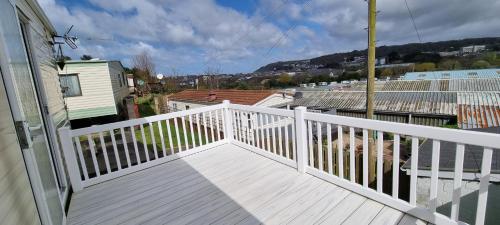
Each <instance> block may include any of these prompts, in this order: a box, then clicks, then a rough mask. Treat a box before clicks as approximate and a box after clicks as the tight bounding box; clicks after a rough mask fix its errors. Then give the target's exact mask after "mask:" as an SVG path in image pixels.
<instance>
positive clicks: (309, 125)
mask: <svg viewBox="0 0 500 225" xmlns="http://www.w3.org/2000/svg"><path fill="white" fill-rule="evenodd" d="M307 138H308V139H309V140H308V142H309V150H308V152H309V166H311V167H314V146H313V135H312V122H311V121H310V120H308V121H307Z"/></svg>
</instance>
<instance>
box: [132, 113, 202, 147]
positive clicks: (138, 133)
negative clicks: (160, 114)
mask: <svg viewBox="0 0 500 225" xmlns="http://www.w3.org/2000/svg"><path fill="white" fill-rule="evenodd" d="M169 123H170V132H171V135H172V144H173V146H174V148H177V146H178V145H179V143H178V142H177V136H176V132H175V125H174V120H173V119H172V120H170V121H169ZM161 127H162V131H163V137H164V141H165V148H166V149H167V150H168V149H170V141H169V138H168V133H167V126H166V121H161ZM178 128H179V139H180V144H181V146H182V148H183V149H185V146H186V143H185V140H184V130H183V128H182V122H181V120H178ZM193 129H194V132H191V130H190V127H189V122H188V121H186V134H187V139H188V144H189V146H192V145H193V143H192V139H191V136H192V135H194V137H195V143H196V146H199V145H200V143H199V140H198V132H197V127H196V124H193ZM153 133H154V137H155V141H156V148H157V150H158V151H162V145H161V137H160V130H159V129H158V123H157V122H154V123H153ZM201 134H202V135H201V137H202V144H205V143H206V142H205V136H204V131H203V127H201ZM208 134H209V135H208V136H209V141H210V131H208ZM135 136H136V138H137V141H138V142H140V143H141V144H142V143H144V142H143V140H142V134H141V130H140V128H139V129H136V130H135ZM144 136H145V138H146V143H147V144H148V148H149V149H153V140H152V138H151V136H152V135H151V130H150V128H149V124H145V125H144Z"/></svg>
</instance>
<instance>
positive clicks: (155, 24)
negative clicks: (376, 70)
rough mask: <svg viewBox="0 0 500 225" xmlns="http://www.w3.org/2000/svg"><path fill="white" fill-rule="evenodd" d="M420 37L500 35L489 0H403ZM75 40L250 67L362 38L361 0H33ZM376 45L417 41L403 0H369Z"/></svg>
mask: <svg viewBox="0 0 500 225" xmlns="http://www.w3.org/2000/svg"><path fill="white" fill-rule="evenodd" d="M407 1H408V5H409V7H410V9H411V10H412V12H413V15H414V18H415V23H416V25H417V27H418V30H419V32H420V34H421V37H422V39H423V41H424V42H427V41H439V40H449V39H461V38H469V37H491V36H500V30H499V29H498V28H500V16H499V14H498V12H500V1H498V0H439V1H436V0H407ZM39 3H40V5H41V6H42V7H43V8H44V10H45V12H46V14H47V15H48V17H49V18H50V19H51V21H52V23H53V24H54V25H55V26H56V28H57V30H58V32H59V33H64V31H65V29H66V28H68V27H69V26H71V25H74V26H75V27H74V29H73V31H72V34H74V35H76V36H78V37H79V43H78V45H79V48H78V49H76V50H70V49H67V50H65V54H67V55H69V56H71V57H73V58H79V56H81V55H82V54H90V55H92V56H94V57H99V58H103V59H115V60H121V61H122V62H123V63H124V64H125V65H126V66H131V58H132V57H133V56H134V55H136V54H138V53H140V52H142V51H148V52H149V53H150V54H151V55H152V57H153V58H154V61H155V64H156V67H157V72H158V73H164V74H171V73H172V71H177V73H181V74H195V73H202V72H203V71H205V70H206V68H207V67H213V68H215V67H217V68H220V70H221V71H222V72H223V73H236V72H251V71H253V70H255V69H257V68H258V67H260V66H262V65H265V64H267V63H270V62H274V61H278V60H291V59H305V58H311V57H316V56H320V55H323V54H329V53H334V52H341V51H348V50H354V49H364V48H366V37H367V34H366V31H365V30H364V28H365V27H366V26H367V25H366V24H367V3H366V2H365V1H363V0H300V1H299V0H65V1H62V0H39ZM377 9H378V10H380V13H379V15H378V22H377V39H378V42H377V45H379V46H380V45H391V44H402V43H409V42H418V38H417V35H416V33H415V30H414V29H413V25H412V23H411V20H410V17H409V15H408V11H407V9H406V7H405V2H404V0H378V1H377Z"/></svg>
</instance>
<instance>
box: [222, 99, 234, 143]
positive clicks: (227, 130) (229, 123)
mask: <svg viewBox="0 0 500 225" xmlns="http://www.w3.org/2000/svg"><path fill="white" fill-rule="evenodd" d="M222 104H223V105H224V121H225V123H224V139H225V141H227V142H231V141H232V140H233V119H232V117H231V111H230V110H229V105H230V104H231V103H230V102H229V100H224V101H222Z"/></svg>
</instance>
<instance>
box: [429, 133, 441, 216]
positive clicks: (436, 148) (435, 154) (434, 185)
mask: <svg viewBox="0 0 500 225" xmlns="http://www.w3.org/2000/svg"><path fill="white" fill-rule="evenodd" d="M439 152H440V142H439V141H438V140H432V164H431V191H430V194H429V209H430V210H431V212H436V208H437V190H438V178H439V177H438V175H439Z"/></svg>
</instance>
